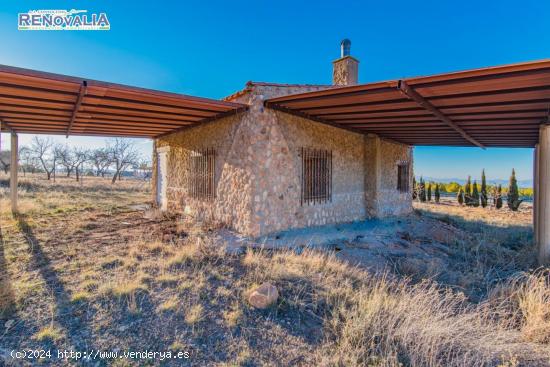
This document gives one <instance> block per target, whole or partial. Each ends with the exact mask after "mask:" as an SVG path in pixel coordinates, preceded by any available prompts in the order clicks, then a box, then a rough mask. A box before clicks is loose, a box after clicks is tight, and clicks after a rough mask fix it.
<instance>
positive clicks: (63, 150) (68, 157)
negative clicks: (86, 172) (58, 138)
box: [58, 145, 76, 177]
mask: <svg viewBox="0 0 550 367" xmlns="http://www.w3.org/2000/svg"><path fill="white" fill-rule="evenodd" d="M58 158H59V164H60V165H62V166H63V167H65V171H66V172H67V177H71V172H72V171H73V170H74V169H75V167H76V157H75V155H74V154H73V151H72V150H71V149H70V148H69V147H68V146H66V145H65V146H60V147H59V148H58Z"/></svg>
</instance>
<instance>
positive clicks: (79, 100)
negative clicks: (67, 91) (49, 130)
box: [66, 80, 88, 138]
mask: <svg viewBox="0 0 550 367" xmlns="http://www.w3.org/2000/svg"><path fill="white" fill-rule="evenodd" d="M87 89H88V82H86V81H85V80H83V81H82V85H81V86H80V91H79V92H78V98H77V99H76V103H75V105H74V109H73V115H72V116H71V121H70V122H69V127H68V128H67V136H66V138H68V137H69V134H70V133H71V128H72V127H73V124H74V120H76V114H77V113H78V110H79V109H80V105H81V104H82V99H83V98H84V96H85V95H86V90H87Z"/></svg>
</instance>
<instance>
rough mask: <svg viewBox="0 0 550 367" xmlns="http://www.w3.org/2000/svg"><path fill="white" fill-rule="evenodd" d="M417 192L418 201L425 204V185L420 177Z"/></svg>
mask: <svg viewBox="0 0 550 367" xmlns="http://www.w3.org/2000/svg"><path fill="white" fill-rule="evenodd" d="M418 190H419V192H418V197H419V199H420V201H421V202H425V201H426V184H425V183H424V179H423V178H422V177H420V183H419V188H418Z"/></svg>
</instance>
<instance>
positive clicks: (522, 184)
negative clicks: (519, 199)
mask: <svg viewBox="0 0 550 367" xmlns="http://www.w3.org/2000/svg"><path fill="white" fill-rule="evenodd" d="M423 178H424V181H432V182H442V183H449V182H456V183H458V184H460V185H464V184H465V183H466V180H465V179H463V178H436V177H423ZM419 179H420V177H416V180H419ZM474 180H476V181H477V182H478V183H479V182H481V179H479V178H475V177H472V181H474ZM487 184H489V185H499V184H500V185H502V186H506V185H508V180H507V179H506V180H504V179H494V180H487ZM518 186H519V187H521V188H528V187H533V180H518Z"/></svg>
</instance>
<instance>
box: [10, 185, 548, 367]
mask: <svg viewBox="0 0 550 367" xmlns="http://www.w3.org/2000/svg"><path fill="white" fill-rule="evenodd" d="M23 181H25V180H23ZM28 181H29V182H28V183H26V184H25V185H27V186H26V187H27V188H26V189H25V193H24V195H23V196H27V197H26V198H24V200H23V202H24V203H26V204H24V210H25V213H24V216H22V217H20V218H12V217H11V215H9V213H7V212H6V211H5V209H4V203H5V202H6V198H5V197H1V196H0V203H1V204H2V205H3V206H2V209H0V218H1V221H2V222H1V224H2V227H1V230H2V242H3V247H2V253H0V255H1V256H0V261H3V262H4V263H3V264H4V266H3V273H1V274H0V275H1V277H0V281H2V282H3V283H4V284H5V285H6V286H4V287H2V288H0V289H1V291H2V292H3V293H2V297H0V344H1V345H2V346H5V348H10V349H11V348H41V347H43V345H44V343H53V344H54V345H55V346H56V347H57V348H67V349H71V348H76V349H85V348H92V347H93V348H96V349H103V350H112V349H114V348H128V349H134V350H138V349H146V348H149V349H158V350H187V351H191V356H192V357H191V362H192V364H194V365H220V366H221V365H228V366H229V365H299V366H485V365H487V366H520V365H540V366H543V365H548V364H549V363H550V332H549V330H550V311H549V310H550V285H549V273H548V270H544V269H539V270H537V271H534V270H529V266H530V265H531V263H532V262H530V261H529V257H530V256H534V255H533V249H532V248H531V247H529V245H528V242H529V241H530V237H529V228H528V226H526V225H524V223H523V222H522V220H523V219H521V220H520V219H518V218H519V217H518V218H516V219H515V221H511V222H510V223H504V219H502V220H500V219H499V221H501V223H497V224H498V225H497V224H495V223H494V222H491V224H490V225H487V224H484V223H488V222H489V219H488V218H481V219H480V218H479V217H475V218H474V217H473V216H472V217H470V215H471V214H469V213H465V212H464V210H465V209H463V208H458V209H456V208H453V207H452V206H443V205H442V206H437V207H436V206H434V208H430V206H429V205H426V206H423V207H422V208H420V210H421V211H422V215H421V216H419V217H416V216H415V217H414V218H416V219H415V220H419V221H420V220H422V221H426V225H427V226H433V225H437V223H440V224H441V225H443V224H444V223H450V224H449V226H453V228H454V227H456V228H463V229H465V232H466V233H472V234H473V235H472V236H465V237H464V238H462V237H461V238H457V239H456V241H454V242H452V243H449V244H448V246H449V253H452V254H454V255H449V256H450V257H452V260H453V266H452V267H450V268H449V269H444V273H452V272H456V273H459V274H461V277H460V279H459V281H457V282H456V283H453V284H451V285H452V287H449V286H447V284H446V283H445V284H444V283H438V282H437V281H434V280H433V279H427V278H426V277H425V276H424V275H419V276H416V277H415V274H414V273H415V272H416V270H415V268H414V266H412V265H411V264H409V266H408V269H409V270H408V272H409V273H410V274H409V275H411V277H412V278H414V279H412V278H411V279H409V278H407V277H403V276H402V274H401V273H400V272H399V271H396V272H393V273H392V272H386V273H383V274H372V273H369V272H367V271H366V270H363V269H360V268H358V267H352V266H350V265H349V264H347V263H345V262H343V261H341V260H340V259H338V258H337V257H336V255H335V254H334V253H328V252H322V251H314V250H304V251H302V252H301V253H300V254H297V253H295V252H293V251H290V250H285V251H267V250H248V251H247V252H246V253H245V254H244V255H237V254H228V253H225V252H224V247H223V246H222V244H220V243H219V241H218V240H216V239H215V237H214V236H213V235H212V234H208V233H205V232H204V231H203V230H202V229H201V228H200V225H199V226H191V224H185V225H184V224H182V223H179V224H178V225H176V223H175V218H170V217H168V218H165V217H164V216H156V217H155V218H152V217H150V216H149V217H148V216H144V215H143V213H141V212H136V211H135V210H133V209H131V208H130V206H131V205H133V204H136V203H139V202H143V201H145V200H146V199H147V198H148V195H149V194H148V192H147V191H146V190H144V191H143V190H136V191H133V190H134V189H133V188H131V187H132V185H134V183H130V182H128V183H124V181H123V183H122V184H121V187H118V188H109V187H110V184H108V183H101V182H99V181H93V182H92V180H90V182H89V183H87V184H85V185H84V186H83V187H80V186H79V185H75V184H73V183H69V182H67V184H66V187H65V186H63V185H64V184H65V183H63V184H61V183H58V184H56V185H52V186H50V184H48V183H45V182H43V181H40V180H39V181H37V182H33V181H31V180H28ZM124 185H127V186H128V187H126V186H124ZM2 190H3V191H2ZM2 192H3V193H5V189H0V195H1V193H2ZM27 199H28V200H27ZM431 215H433V216H437V217H438V218H440V220H442V221H443V222H440V221H437V220H434V219H432V217H431ZM512 226H517V227H518V228H520V227H521V228H520V229H519V230H518V229H516V228H512ZM176 227H177V228H176ZM181 231H184V232H185V233H187V236H179V232H181ZM213 233H215V231H213ZM423 235H426V234H423ZM450 250H453V251H454V252H451V251H450ZM457 254H458V255H457ZM0 265H2V264H0ZM402 267H405V265H403V264H402ZM519 270H523V271H522V272H518V271H519ZM439 271H440V272H441V270H439ZM427 273H430V274H431V273H432V272H427ZM427 273H426V274H427ZM433 273H434V274H435V272H433ZM417 278H418V279H417ZM434 279H435V278H434ZM266 281H268V282H271V283H273V284H274V285H276V286H277V287H278V289H279V293H280V298H279V300H278V302H277V304H276V306H275V307H273V308H272V309H270V310H266V311H259V310H255V309H253V308H251V307H250V306H249V305H248V303H247V301H246V294H247V291H248V290H249V289H251V288H252V287H254V286H255V285H259V284H261V283H262V282H266ZM471 288H475V289H481V288H486V289H484V290H483V291H482V292H481V291H480V292H479V294H480V296H479V299H477V300H476V301H475V302H473V301H472V300H471V297H470V294H469V289H471ZM4 295H5V297H4ZM8 322H9V325H10V327H9V328H6V330H7V332H6V333H5V334H4V335H2V334H1V330H3V329H2V326H3V325H8V324H7V323H8ZM3 348H4V347H3ZM1 358H2V357H0V364H1V363H2V361H1ZM123 362H124V363H127V364H129V365H139V363H136V362H135V361H123ZM177 362H178V361H168V362H167V363H166V364H167V365H178V364H177ZM119 363H122V362H119Z"/></svg>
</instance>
